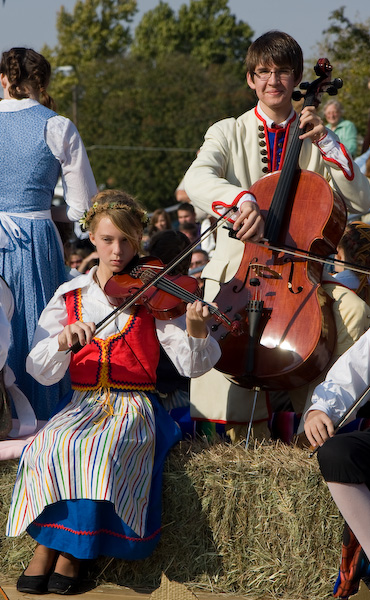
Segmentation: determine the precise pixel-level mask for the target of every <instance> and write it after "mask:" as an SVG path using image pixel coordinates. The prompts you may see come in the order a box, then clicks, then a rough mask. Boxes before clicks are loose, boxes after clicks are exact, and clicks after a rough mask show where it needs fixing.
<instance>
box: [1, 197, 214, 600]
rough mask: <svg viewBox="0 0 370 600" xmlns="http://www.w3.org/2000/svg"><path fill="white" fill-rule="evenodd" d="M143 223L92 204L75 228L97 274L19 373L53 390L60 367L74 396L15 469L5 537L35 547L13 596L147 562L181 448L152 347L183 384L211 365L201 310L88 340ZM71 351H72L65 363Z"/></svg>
mask: <svg viewBox="0 0 370 600" xmlns="http://www.w3.org/2000/svg"><path fill="white" fill-rule="evenodd" d="M145 222H146V217H145V212H144V210H143V209H142V208H141V207H140V206H139V205H138V204H137V203H136V202H135V201H134V200H133V199H132V198H131V197H130V196H128V195H127V194H126V193H124V192H122V191H118V190H105V191H103V192H100V193H99V194H97V196H95V198H94V199H93V206H92V208H90V209H89V210H88V211H87V212H86V213H85V219H84V225H85V227H86V228H87V229H88V230H89V235H90V239H91V241H92V243H93V244H94V246H95V247H96V250H97V253H98V256H99V265H98V266H96V267H93V268H92V269H91V270H90V272H89V273H88V274H86V275H81V276H79V277H76V278H75V279H73V280H72V281H70V282H68V283H65V284H63V285H62V286H61V287H60V288H59V289H58V290H57V292H56V293H55V295H54V297H53V298H52V300H51V301H50V302H49V304H48V305H47V307H46V309H45V310H44V311H43V313H42V315H41V318H40V321H39V325H38V328H37V330H36V333H35V339H34V345H33V348H32V350H31V353H30V355H29V357H28V359H27V369H28V372H29V373H30V374H31V375H32V376H33V377H35V378H36V379H37V380H38V381H39V382H41V383H42V384H44V385H51V384H52V383H54V382H56V381H58V380H59V379H60V378H61V377H63V375H64V374H65V372H66V371H67V369H68V367H69V371H70V375H71V381H72V389H73V395H72V399H71V401H70V402H69V403H68V404H66V405H65V406H64V407H63V408H62V409H61V410H60V411H59V412H58V413H57V414H56V415H55V416H53V417H52V418H51V419H50V421H49V422H48V423H47V424H46V426H45V427H44V428H43V429H42V430H41V431H40V432H39V433H38V435H37V436H36V437H35V438H34V440H33V441H32V442H31V443H30V444H29V445H28V446H27V447H26V448H25V451H24V453H23V456H22V459H21V462H20V467H19V471H18V475H17V480H16V484H15V488H14V493H13V498H12V503H11V508H10V513H9V519H8V525H7V535H9V536H17V535H20V534H21V533H22V532H23V531H25V530H27V532H28V533H29V534H30V535H31V536H32V537H33V538H34V539H35V540H36V541H37V542H38V545H37V547H36V550H35V553H34V556H33V558H32V559H31V562H30V564H29V565H28V567H27V568H26V570H25V571H24V573H23V574H22V575H21V576H20V578H19V580H18V583H17V588H18V590H20V591H22V592H28V593H36V594H41V593H45V592H53V593H59V594H71V593H75V592H76V591H78V590H79V582H80V578H79V569H80V561H81V559H93V558H96V557H98V556H99V555H106V556H114V557H116V558H125V559H131V560H133V559H137V558H145V557H146V556H148V555H149V554H150V553H151V552H152V551H153V549H154V547H155V546H156V544H157V543H158V540H159V536H160V518H161V508H160V496H161V474H162V467H163V462H164V459H165V456H166V453H167V451H168V450H169V449H170V448H171V446H172V445H173V444H174V443H175V442H176V441H177V440H179V439H180V438H181V434H180V430H179V428H178V426H177V425H176V424H175V422H174V421H172V419H171V418H170V417H169V416H168V415H167V413H166V412H165V410H164V409H163V408H162V407H161V406H160V405H159V404H158V403H157V401H156V398H155V395H154V394H153V392H154V389H155V383H156V382H155V373H156V367H157V363H158V358H159V349H160V345H161V346H162V347H163V348H164V349H165V351H166V353H167V354H168V356H170V358H171V360H172V361H173V363H174V365H175V366H176V368H177V369H178V371H179V373H180V374H181V375H185V376H188V377H197V376H199V375H201V374H203V373H205V372H206V371H207V370H209V369H210V368H211V367H212V366H213V365H214V364H215V363H216V362H217V360H218V359H219V357H220V349H219V347H218V344H217V343H216V342H215V340H214V339H213V338H211V337H210V336H209V335H208V330H207V326H206V321H207V320H208V317H209V312H208V309H207V308H206V307H203V305H202V304H201V302H199V301H196V302H194V304H189V305H188V306H187V311H186V316H185V315H184V316H182V317H179V318H177V319H175V320H173V321H171V322H169V321H156V320H155V319H154V317H153V316H152V315H151V314H149V312H148V311H147V309H146V308H144V307H143V306H135V307H134V308H131V309H129V310H124V311H122V312H119V313H117V315H116V317H115V319H114V321H113V322H110V323H109V324H107V325H106V327H105V328H104V329H103V331H102V332H101V333H99V336H98V337H94V333H95V324H94V323H96V322H97V321H100V320H101V319H103V318H104V317H105V316H106V315H107V314H109V313H110V312H111V311H112V305H111V302H110V301H111V300H112V298H109V297H107V295H106V294H105V292H104V286H105V284H106V282H107V281H108V279H109V278H110V277H111V276H112V275H113V274H115V273H118V272H120V271H122V270H123V269H124V268H125V267H127V265H128V264H129V263H130V262H131V261H133V260H134V259H135V257H136V255H137V253H138V251H139V248H140V243H141V237H142V234H143V226H144V224H145ZM77 341H78V342H79V343H80V345H81V346H82V349H81V350H80V351H79V352H78V353H76V354H73V353H71V352H69V350H70V349H71V347H72V345H74V344H75V342H77Z"/></svg>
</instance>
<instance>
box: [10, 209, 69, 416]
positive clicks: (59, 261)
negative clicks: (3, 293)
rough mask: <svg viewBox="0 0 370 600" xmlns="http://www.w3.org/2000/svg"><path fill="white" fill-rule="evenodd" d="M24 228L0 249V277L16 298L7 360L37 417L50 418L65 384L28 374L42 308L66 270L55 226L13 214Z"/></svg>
mask: <svg viewBox="0 0 370 600" xmlns="http://www.w3.org/2000/svg"><path fill="white" fill-rule="evenodd" d="M12 219H13V221H14V222H15V223H16V224H17V225H18V226H19V228H20V229H21V235H22V239H21V240H14V239H12V238H9V247H8V248H3V249H1V250H0V275H2V277H3V278H4V279H5V281H6V282H7V284H8V285H9V287H10V289H11V291H12V293H13V296H14V302H15V309H14V316H13V319H12V322H11V326H12V337H11V345H10V349H9V356H8V364H9V366H10V367H11V368H12V369H13V371H14V373H15V376H16V381H17V384H18V386H19V387H20V389H21V390H22V392H23V393H24V394H25V395H26V396H27V398H28V399H29V401H30V403H31V405H32V407H33V409H34V410H35V413H36V416H37V418H38V419H43V420H47V419H48V418H49V417H50V415H51V412H52V411H53V409H54V408H55V406H56V404H57V402H58V400H59V398H61V397H62V396H63V395H64V394H65V393H66V392H67V389H68V387H67V384H66V381H65V380H62V381H61V382H60V383H59V384H55V385H52V386H48V387H46V386H43V385H41V384H39V383H37V381H35V379H33V377H31V376H30V375H28V374H27V373H26V369H25V363H26V358H27V355H28V354H29V351H30V349H31V345H32V340H33V335H34V333H35V329H36V326H37V323H38V320H39V317H40V314H41V312H42V311H43V309H44V308H45V306H46V305H47V303H48V302H49V300H50V299H51V298H52V296H53V295H54V293H55V291H56V290H57V288H58V287H59V286H60V285H61V284H62V283H64V282H65V281H66V279H67V276H66V269H65V264H64V258H63V254H62V251H61V248H60V239H59V235H58V232H57V231H56V228H55V225H54V224H53V223H52V221H50V220H49V219H35V220H32V219H25V218H21V217H14V216H13V217H12Z"/></svg>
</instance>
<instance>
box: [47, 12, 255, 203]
mask: <svg viewBox="0 0 370 600" xmlns="http://www.w3.org/2000/svg"><path fill="white" fill-rule="evenodd" d="M227 4H228V0H190V3H189V5H185V4H184V5H183V6H181V7H180V10H179V12H178V15H177V16H176V15H175V13H174V12H173V11H172V9H171V8H170V7H169V6H168V5H167V4H166V3H164V2H159V4H158V6H157V7H156V8H155V9H154V10H153V11H149V12H148V13H146V14H144V16H143V18H142V20H141V22H140V24H139V25H138V27H137V29H136V32H135V39H134V41H133V42H132V40H131V34H130V29H129V24H130V22H131V21H132V16H133V15H134V13H135V11H136V1H135V0H77V1H76V5H75V7H74V10H73V13H68V12H67V11H66V10H65V9H64V8H63V7H62V8H61V10H60V12H59V14H58V19H57V30H58V44H57V46H56V47H55V48H49V47H44V48H43V50H42V52H43V53H44V54H45V56H47V58H48V59H49V60H50V62H51V64H52V67H53V68H54V73H55V74H54V77H53V80H52V82H51V86H50V93H51V95H52V96H53V97H54V98H55V100H56V101H57V105H58V110H59V112H60V113H61V114H65V115H66V116H69V117H70V118H74V120H75V121H76V110H73V108H74V109H76V107H77V108H78V110H77V117H78V122H77V125H78V129H79V131H80V133H81V135H82V138H83V140H84V143H85V146H86V147H87V151H88V154H89V158H90V161H91V164H92V167H93V171H94V174H95V177H96V180H97V183H98V185H103V186H110V187H120V188H124V189H126V190H127V191H128V192H130V193H132V194H133V195H134V196H136V197H137V198H138V199H140V200H141V202H142V203H143V204H145V206H146V207H147V208H148V209H155V208H157V207H159V206H169V205H171V204H173V203H174V201H175V200H174V192H175V189H176V187H177V185H178V183H179V182H180V180H181V179H182V176H183V174H184V172H185V171H186V169H187V168H188V166H189V164H190V163H191V161H192V160H193V158H194V156H195V152H196V150H197V149H198V148H199V146H200V145H201V143H202V140H203V136H204V133H205V131H206V129H207V128H208V127H209V125H210V124H211V123H213V122H215V121H217V120H219V119H222V118H224V117H229V116H232V115H234V116H238V115H239V114H241V113H242V112H244V111H245V110H247V109H248V108H249V107H251V106H252V105H253V104H254V94H253V93H252V92H251V91H250V90H248V89H247V86H246V85H245V80H244V73H243V68H242V61H243V59H244V56H245V53H246V50H247V47H248V46H249V44H250V38H251V35H252V30H251V29H250V27H249V25H247V24H246V23H243V22H237V21H236V19H235V17H234V16H233V15H231V14H230V10H229V8H228V6H227ZM68 65H70V66H71V67H73V68H72V69H70V71H71V73H69V74H68V75H65V74H63V73H61V72H58V70H57V69H56V67H60V66H68Z"/></svg>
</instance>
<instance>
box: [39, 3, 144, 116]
mask: <svg viewBox="0 0 370 600" xmlns="http://www.w3.org/2000/svg"><path fill="white" fill-rule="evenodd" d="M136 12H137V8H136V0H77V2H76V4H75V7H74V9H73V13H69V12H68V11H67V10H66V9H65V8H64V6H62V7H61V9H60V11H59V13H58V16H57V23H56V28H57V31H58V44H57V46H55V48H49V47H48V46H44V47H43V48H42V53H43V54H44V55H45V56H46V57H47V58H48V60H49V61H50V62H51V65H52V67H53V68H55V67H59V66H66V65H69V66H72V67H73V71H72V73H71V74H70V75H69V76H68V77H66V76H64V75H63V74H57V75H56V76H55V78H54V81H53V83H52V87H51V92H52V94H53V95H54V96H55V97H56V98H57V100H58V107H59V110H60V111H61V112H68V111H69V109H70V105H71V97H72V94H73V93H74V94H76V96H77V98H76V100H77V102H78V100H79V97H80V96H81V94H83V90H82V89H81V87H80V80H81V75H82V73H83V72H84V70H85V68H86V67H87V66H88V65H89V64H90V63H91V61H94V60H95V59H96V58H98V57H99V58H105V59H108V58H110V57H114V56H123V55H124V54H125V53H126V52H127V50H128V48H129V46H130V44H131V42H132V37H131V32H130V26H129V24H130V22H131V21H132V18H133V16H134V14H135V13H136ZM124 23H126V25H124Z"/></svg>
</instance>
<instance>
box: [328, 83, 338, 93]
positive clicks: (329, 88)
mask: <svg viewBox="0 0 370 600" xmlns="http://www.w3.org/2000/svg"><path fill="white" fill-rule="evenodd" d="M326 91H327V92H328V94H329V96H336V95H337V94H338V90H337V88H336V87H334V86H333V85H331V86H330V87H328V89H327V90H326Z"/></svg>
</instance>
